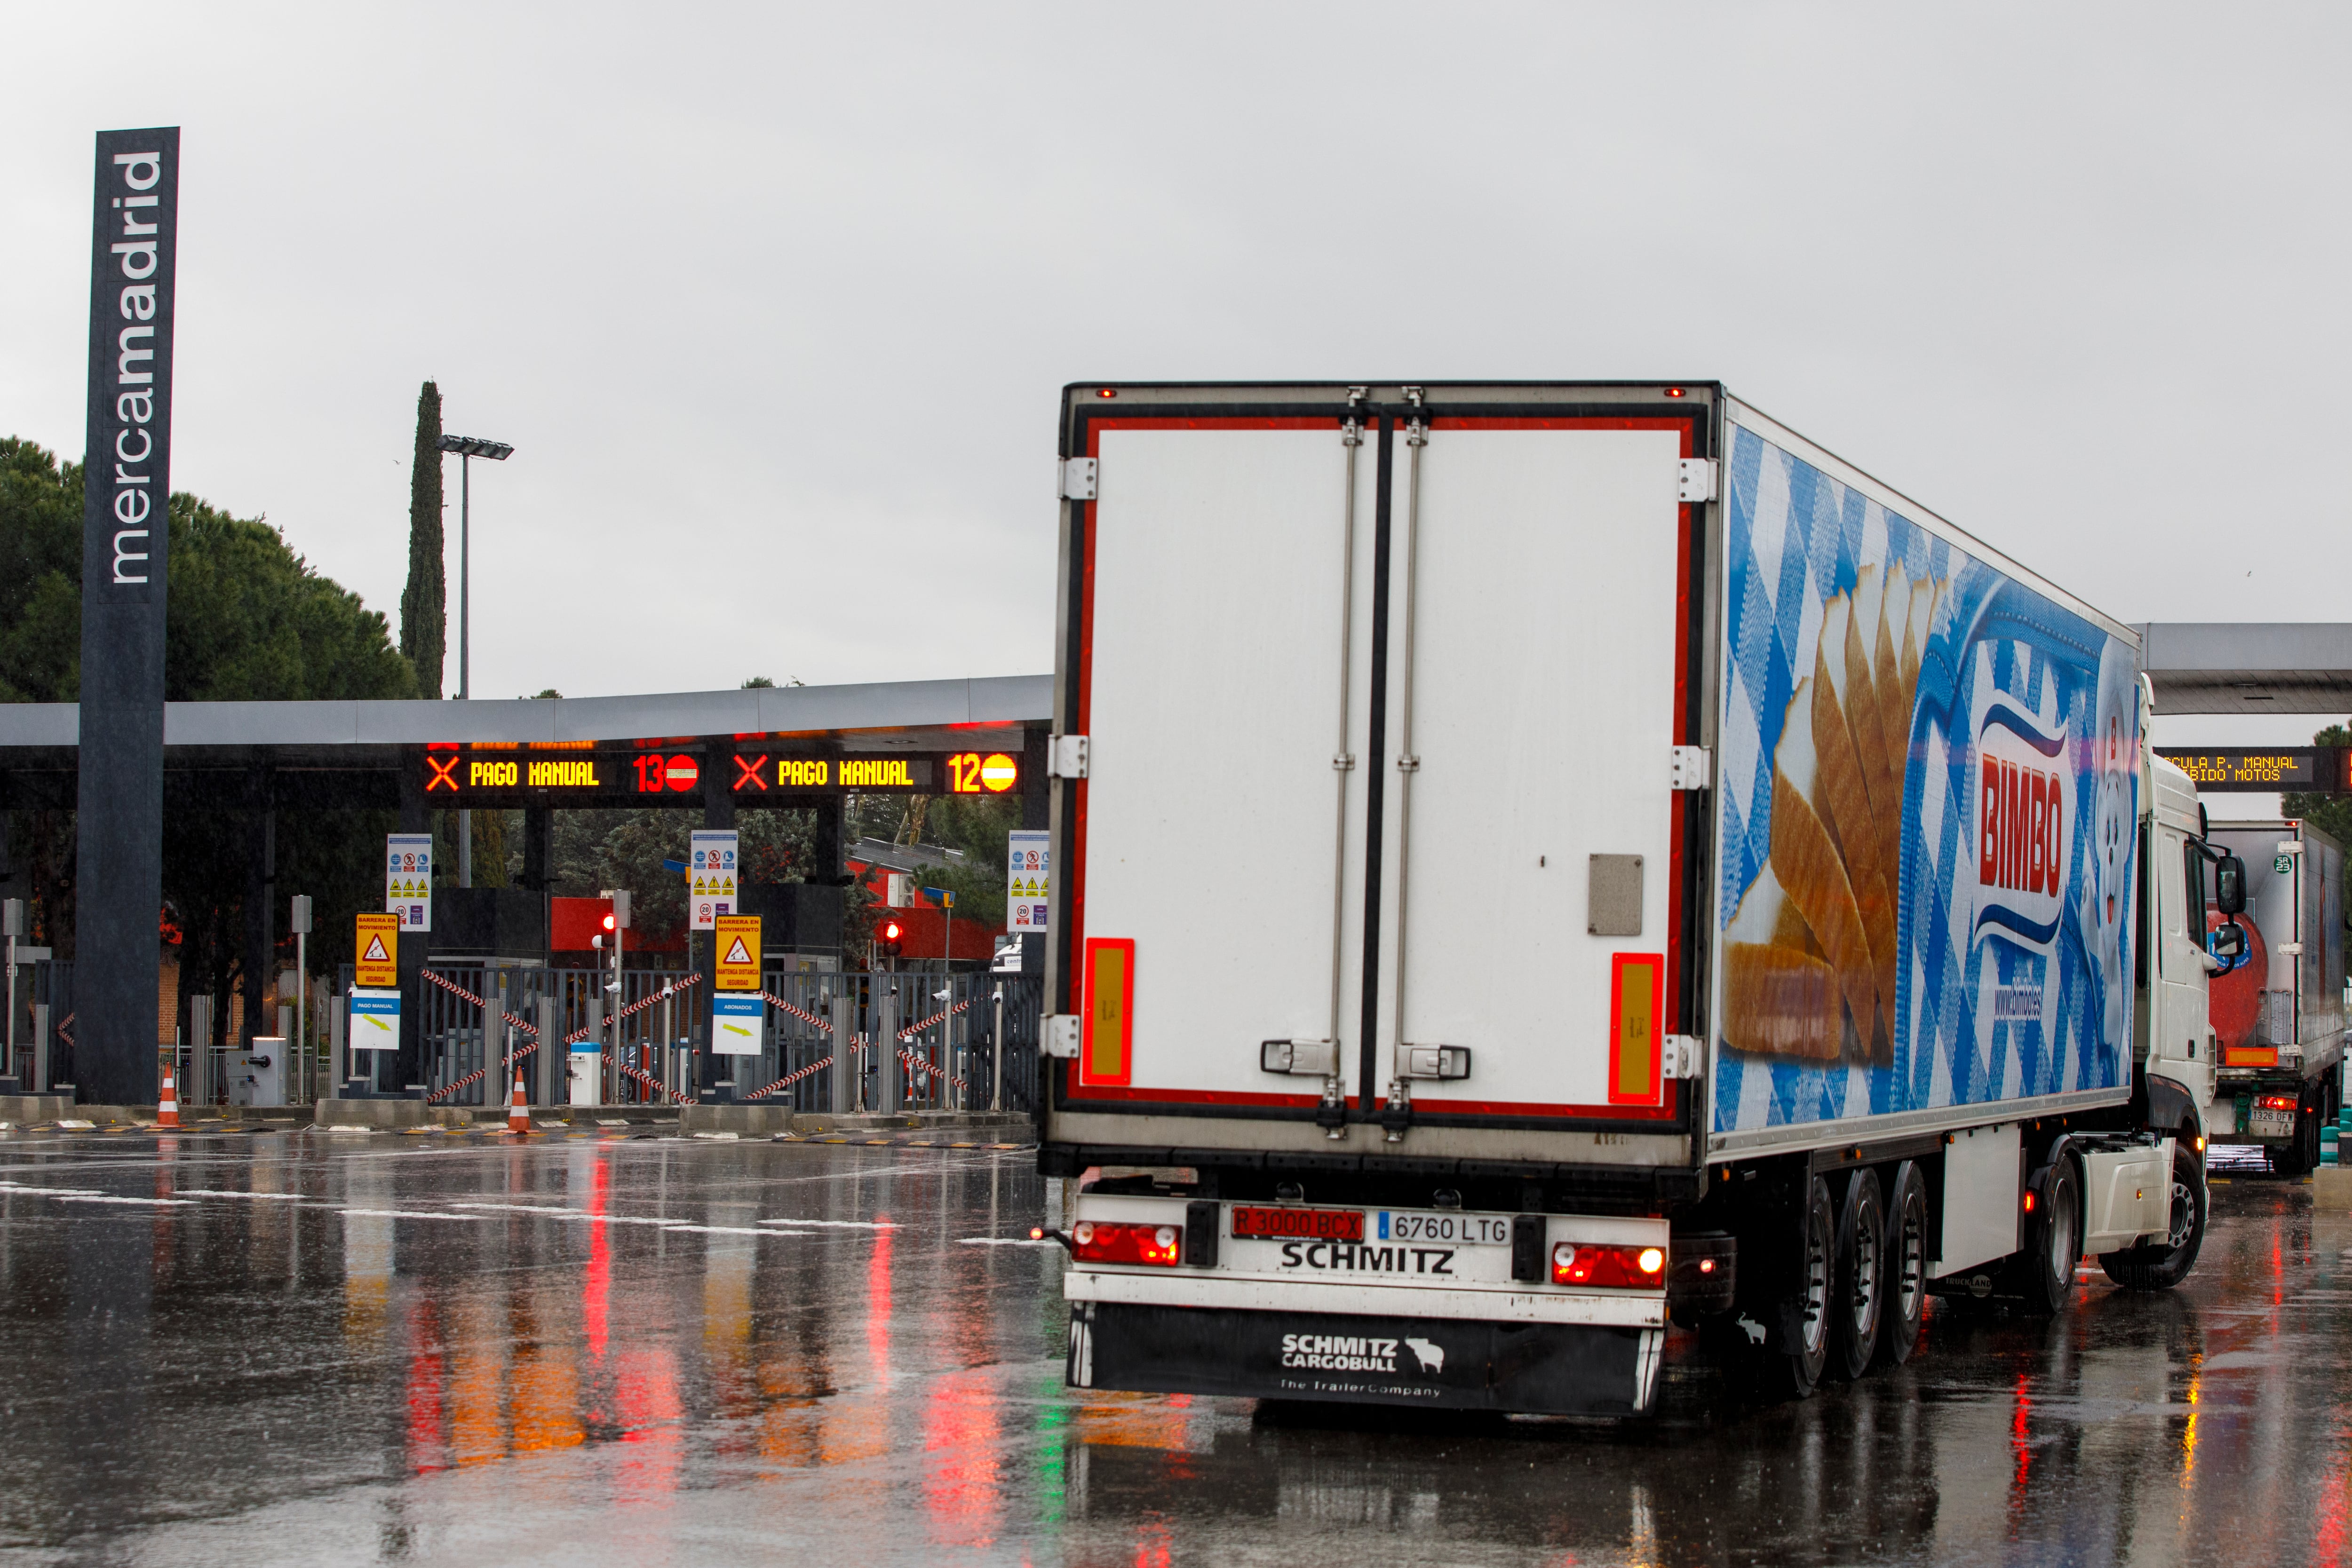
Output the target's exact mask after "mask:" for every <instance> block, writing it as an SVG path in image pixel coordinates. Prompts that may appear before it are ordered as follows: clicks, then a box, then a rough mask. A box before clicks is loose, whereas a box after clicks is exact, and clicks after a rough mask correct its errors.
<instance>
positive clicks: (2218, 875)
mask: <svg viewBox="0 0 2352 1568" xmlns="http://www.w3.org/2000/svg"><path fill="white" fill-rule="evenodd" d="M2213 907H2214V908H2216V909H2218V910H2220V911H2221V913H2222V914H2224V915H2243V914H2244V913H2245V912H2246V862H2243V861H2242V860H2240V859H2239V858H2238V857H2237V856H2235V855H2223V856H2222V857H2221V859H2219V860H2217V861H2215V862H2213ZM2240 939H2241V940H2243V937H2242V936H2241V938H2240Z"/></svg>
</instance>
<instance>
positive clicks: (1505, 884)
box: [1040, 382, 2245, 1413]
mask: <svg viewBox="0 0 2352 1568" xmlns="http://www.w3.org/2000/svg"><path fill="white" fill-rule="evenodd" d="M1060 440H1061V452H1060V456H1061V464H1060V473H1061V488H1062V494H1063V497H1064V502H1063V508H1062V536H1061V567H1060V608H1059V625H1058V638H1059V641H1058V645H1057V675H1056V686H1055V705H1056V706H1055V718H1056V725H1057V729H1058V730H1059V732H1060V733H1059V734H1058V735H1057V737H1055V741H1054V745H1053V753H1052V756H1053V771H1054V773H1055V782H1054V795H1053V804H1052V821H1053V830H1054V834H1055V838H1054V845H1053V853H1054V857H1055V876H1054V878H1053V884H1052V898H1053V904H1052V908H1051V924H1050V927H1049V933H1048V936H1049V944H1048V945H1049V959H1048V971H1047V998H1048V1000H1047V1009H1048V1012H1049V1013H1050V1014H1051V1015H1052V1016H1051V1017H1049V1019H1047V1022H1046V1040H1047V1051H1048V1053H1049V1058H1048V1061H1046V1063H1045V1069H1046V1073H1047V1078H1048V1082H1047V1086H1046V1088H1047V1093H1046V1100H1045V1107H1044V1109H1043V1110H1042V1112H1041V1154H1040V1159H1041V1163H1042V1165H1043V1166H1044V1168H1045V1171H1046V1172H1047V1173H1048V1174H1049V1175H1053V1176H1060V1177H1062V1178H1064V1179H1065V1180H1066V1182H1068V1183H1070V1184H1071V1185H1072V1188H1073V1190H1074V1192H1075V1197H1074V1201H1073V1203H1072V1204H1071V1206H1070V1208H1069V1211H1068V1216H1067V1218H1066V1221H1065V1222H1064V1223H1063V1225H1062V1226H1060V1227H1059V1228H1057V1231H1056V1234H1057V1235H1058V1236H1059V1237H1060V1239H1062V1240H1063V1242H1064V1244H1065V1245H1066V1246H1067V1247H1068V1248H1069V1249H1070V1252H1071V1265H1070V1268H1069V1269H1068V1270H1067V1272H1066V1276H1065V1293H1066V1296H1067V1298H1068V1300H1069V1304H1070V1309H1071V1328H1070V1350H1069V1363H1068V1377H1069V1380H1070V1381H1071V1382H1072V1383H1073V1384H1075V1385H1079V1386H1084V1387H1093V1388H1118V1389H1135V1390H1167V1391H1187V1392H1195V1393H1204V1394H1223V1395H1242V1396H1260V1397H1266V1398H1276V1399H1299V1400H1339V1401H1360V1402H1373V1403H1387V1404H1402V1405H1409V1406H1458V1407H1474V1408H1486V1409H1497V1410H1510V1411H1538V1412H1583V1413H1641V1412H1644V1411H1648V1410H1651V1409H1653V1408H1654V1406H1655V1404H1656V1401H1657V1395H1658V1388H1659V1368H1660V1364H1661V1358H1662V1354H1663V1350H1664V1340H1665V1334H1666V1331H1667V1329H1668V1326H1669V1324H1670V1323H1683V1324H1687V1325H1690V1326H1692V1327H1695V1328H1696V1330H1697V1331H1698V1333H1699V1336H1700V1342H1701V1343H1702V1344H1703V1345H1704V1346H1705V1347H1706V1350H1707V1352H1708V1353H1709V1354H1712V1355H1713V1356H1715V1357H1716V1358H1717V1359H1719V1360H1721V1361H1722V1362H1724V1363H1726V1364H1727V1365H1728V1366H1729V1367H1730V1368H1731V1369H1732V1370H1733V1371H1734V1372H1735V1373H1737V1374H1738V1376H1739V1377H1740V1378H1741V1379H1743V1380H1745V1381H1748V1382H1751V1383H1754V1384H1758V1385H1762V1386H1764V1387H1766V1388H1768V1389H1771V1390H1777V1391H1779V1392H1780V1393H1784V1394H1790V1395H1801V1394H1803V1393H1806V1392H1809V1391H1810V1390H1811V1389H1812V1388H1813V1387H1814V1386H1815V1385H1817V1384H1818V1383H1819V1382H1820V1381H1822V1379H1823V1378H1826V1377H1851V1376H1858V1375H1862V1374H1863V1373H1864V1372H1865V1371H1866V1370H1867V1369H1868V1368H1869V1367H1870V1366H1871V1365H1872V1364H1883V1363H1890V1362H1900V1361H1902V1360H1904V1359H1905V1358H1906V1356H1908V1355H1909V1354H1911V1352H1912V1350H1913V1348H1914V1347H1915V1346H1916V1343H1917V1342H1918V1336H1919V1333H1920V1324H1921V1321H1922V1314H1923V1311H1924V1308H1925V1303H1926V1301H1927V1298H1928V1297H1929V1296H1930V1295H1932V1294H1937V1293H1948V1294H1954V1295H1958V1296H1961V1297H1967V1298H1978V1299H1988V1298H1990V1299H2000V1300H2005V1301H2011V1302H2012V1303H2016V1304H2019V1305H2021V1306H2023V1307H2025V1308H2027V1309H2029V1310H2036V1311H2042V1312H2052V1311H2056V1310H2058V1309H2060V1308H2061V1307H2062V1306H2063V1303H2064V1301H2066V1300H2067V1298H2068V1297H2069V1295H2070V1294H2071V1293H2072V1291H2073V1290H2074V1273H2075V1266H2076V1262H2077V1260H2079V1259H2080V1258H2081V1257H2082V1256H2083V1255H2084V1253H2086V1252H2087V1253H2091V1254H2095V1255H2096V1256H2097V1257H2098V1258H2099V1260H2100V1261H2101V1263H2102V1264H2103V1265H2104V1266H2105V1270H2106V1272H2107V1273H2108V1274H2109V1275H2110V1276H2111V1277H2112V1278H2113V1279H2114V1280H2116V1281H2117V1282H2119V1283H2121V1284H2123V1285H2125V1286H2127V1287H2130V1288H2133V1289H2142V1290H2148V1289H2160V1288H2164V1287H2167V1286H2169V1285H2172V1284H2174V1283H2177V1282H2178V1281H2179V1280H2180V1279H2181V1278H2182V1277H2183V1276H2185V1275H2186V1273H2187V1272H2188V1271H2189V1269H2190V1267H2191V1266H2192V1265H2193V1263H2194V1262H2195V1260H2196V1258H2197V1254H2198V1249H2199V1246H2200V1240H2201V1238H2202V1234H2203V1230H2204V1226H2205V1217H2206V1186H2205V1177H2204V1169H2203V1150H2204V1145H2205V1137H2206V1127H2205V1124H2204V1121H2203V1114H2202V1108H2203V1107H2205V1106H2207V1105H2209V1104H2211V1103H2214V1097H2215V1077H2214V1074H2215V1069H2216V1062H2215V1061H2214V1047H2215V1041H2214V1038H2213V1033H2212V1030H2211V1029H2210V1025H2209V1021H2208V1017H2207V986H2208V977H2209V974H2210V972H2211V971H2213V970H2215V969H2218V968H2220V967H2221V966H2222V965H2223V964H2224V963H2226V962H2228V961H2229V960H2230V958H2231V956H2234V955H2235V954H2236V953H2238V952H2239V951H2241V950H2242V944H2243V943H2244V940H2245V938H2244V936H2243V934H2242V933H2239V932H2233V931H2226V930H2225V931H2224V933H2223V934H2222V935H2221V936H2220V937H2219V938H2217V939H2216V940H2215V941H2214V943H2213V944H2212V946H2213V947H2214V948H2216V949H2218V952H2219V956H2216V954H2215V953H2214V952H2210V951H2209V946H2208V940H2207V931H2208V926H2209V924H2210V915H2209V909H2218V910H2220V911H2221V915H2222V918H2223V924H2224V925H2228V923H2229V920H2230V917H2231V916H2232V915H2234V914H2235V911H2236V908H2237V906H2238V904H2240V902H2241V899H2242V886H2243V880H2244V867H2243V866H2242V864H2241V863H2240V862H2237V861H2236V860H2235V859H2233V858H2231V857H2230V856H2229V855H2227V854H2226V853H2224V852H2221V850H2219V849H2218V848H2217V847H2216V846H2215V845H2214V844H2212V843H2211V842H2210V841H2208V840H2207V838H2206V837H2205V834H2204V831H2203V828H2202V825H2201V824H2202V816H2201V813H2200V806H2199V802H2198V798H2197V794H2196V791H2195V789H2193V788H2192V787H2191V786H2190V784H2189V780H2188V779H2187V777H2186V775H2184V774H2182V773H2181V772H2180V771H2179V769H2177V768H2173V767H2171V766H2170V765H2168V764H2167V763H2165V762H2163V761H2161V760H2160V759H2158V758H2157V757H2156V756H2155V755H2154V754H2153V753H2152V751H2151V750H2150V749H2149V746H2148V727H2149V726H2148V719H2149V715H2150V712H2151V704H2152V698H2151V695H2150V688H2149V686H2148V685H2147V682H2146V680H2145V679H2144V678H2143V676H2142V674H2141V673H2140V668H2139V664H2140V660H2139V644H2138V640H2137V635H2136V633H2135V632H2134V631H2133V629H2132V628H2130V627H2129V626H2127V625H2126V624H2124V623H2122V622H2117V621H2115V620H2113V619H2112V618H2110V617H2109V616H2107V615H2105V614H2104V613H2102V612H2099V611H2098V610H2095V609H2094V608H2093V607H2092V606H2091V604H2090V603H2089V602H2088V601H2085V600H2084V599H2083V598H2079V597H2077V596H2075V595H2074V594H2072V593H2069V592H2067V591H2064V590H2062V589H2060V588H2058V587H2056V586H2055V585H2053V584H2052V583H2049V582H2047V581H2045V580H2042V579H2041V578H2039V577H2037V576H2035V575H2034V574H2033V573H2032V572H2031V571H2030V570H2027V569H2026V568H2024V567H2023V566H2021V565H2020V564H2018V563H2016V562H2014V561H2012V560H2010V559H2007V558H2006V557H2004V556H2003V555H2001V554H2000V552H1998V551H1996V550H1994V549H1990V547H1988V546H1986V545H1984V544H1983V543H1981V542H1980V541H1979V540H1976V539H1974V538H1970V537H1969V535H1968V534H1966V533H1964V532H1962V531H1961V530H1959V529H1958V528H1955V527H1954V526H1952V525H1951V524H1949V523H1948V522H1946V521H1944V520H1943V519H1942V518H1940V517H1937V516H1936V515H1935V514H1934V513H1932V512H1930V511H1929V510H1927V508H1926V507H1922V506H1920V505H1919V504H1917V503H1916V502H1914V501H1912V500H1910V499H1908V498H1906V497H1904V496H1902V495H1901V494H1899V493H1897V492H1896V491H1895V490H1893V489H1891V488H1889V487H1888V486H1885V485H1883V484H1881V483H1879V482H1878V481H1877V480H1875V479H1874V478H1872V477H1871V476H1869V475H1867V474H1865V473H1864V472H1863V471H1861V470H1860V469H1858V468H1855V467H1853V465H1849V464H1847V463H1845V462H1843V461H1842V460H1840V459H1839V458H1837V457H1835V456H1833V455H1831V454H1829V453H1827V452H1825V451H1823V450H1822V449H1821V448H1820V447H1818V446H1816V445H1814V444H1811V443H1810V442H1808V441H1806V440H1805V439H1804V438H1802V437H1801V436H1800V435H1798V434H1795V433H1794V432H1792V431H1790V430H1789V429H1787V428H1785V427H1784V426H1782V425H1780V424H1779V423H1775V422H1774V421H1772V420H1771V419H1769V418H1768V417H1766V416H1765V415H1763V414H1762V413H1759V412H1758V411H1757V410H1755V409H1754V408H1752V407H1750V406H1748V405H1747V404H1745V403H1742V402H1738V401H1737V400H1736V399H1733V398H1732V397H1730V396H1729V395H1727V393H1726V392H1724V390H1723V389H1722V388H1721V387H1720V386H1718V385H1714V384H1710V383H1706V382H1629V383H1559V384H1540V385H1522V384H1509V383H1445V384H1441V383H1424V384H1418V385H1413V384H1387V385H1375V384H1364V385H1347V384H1312V383H1300V384H1296V385H1243V384H1235V385H1152V384H1129V383H1115V384H1114V383H1098V384H1084V385H1076V386H1073V387H1071V388H1069V389H1068V390H1067V392H1066V397H1065V399H1064V404H1063V410H1062V422H1061V430H1060Z"/></svg>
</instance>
